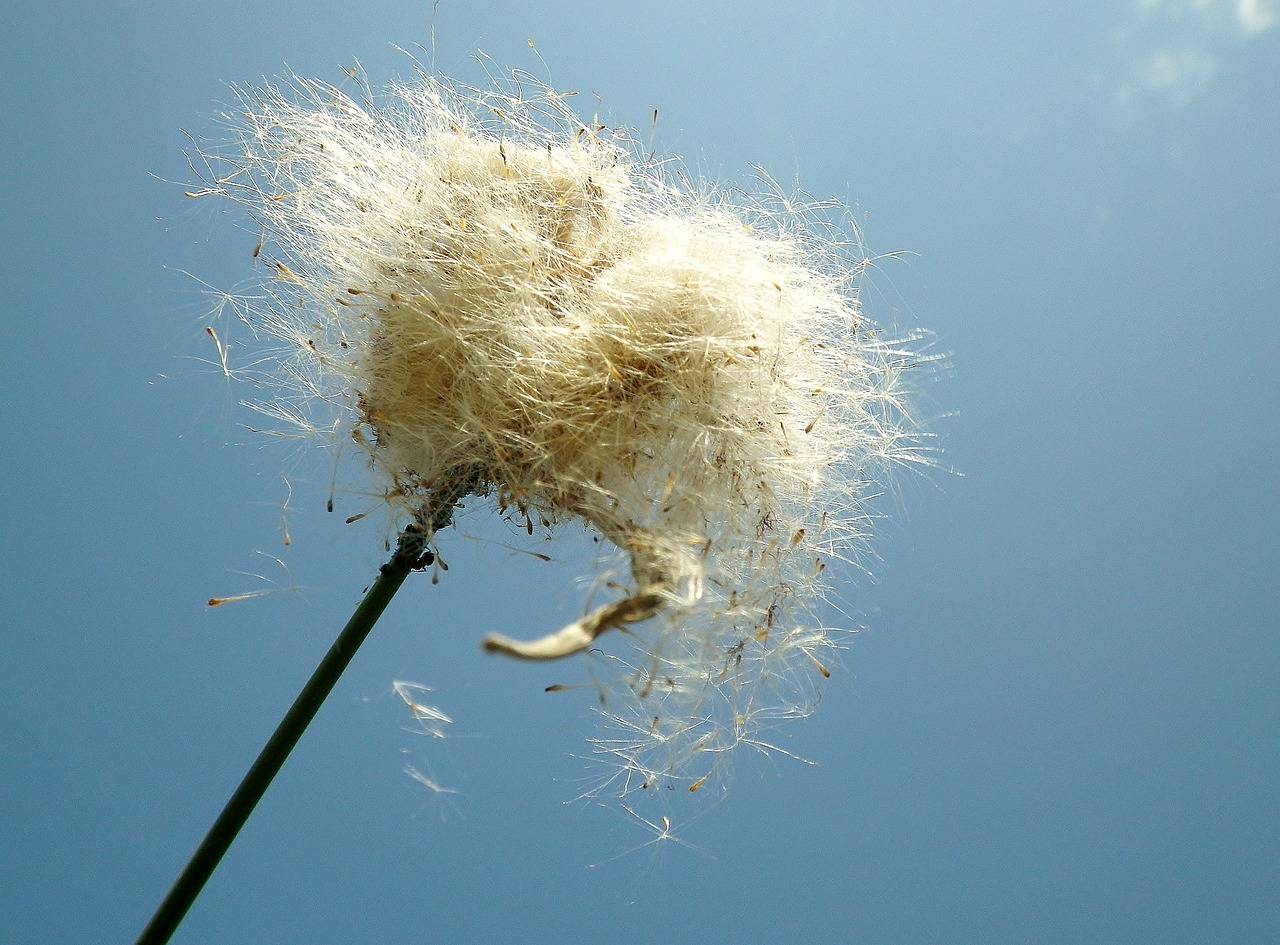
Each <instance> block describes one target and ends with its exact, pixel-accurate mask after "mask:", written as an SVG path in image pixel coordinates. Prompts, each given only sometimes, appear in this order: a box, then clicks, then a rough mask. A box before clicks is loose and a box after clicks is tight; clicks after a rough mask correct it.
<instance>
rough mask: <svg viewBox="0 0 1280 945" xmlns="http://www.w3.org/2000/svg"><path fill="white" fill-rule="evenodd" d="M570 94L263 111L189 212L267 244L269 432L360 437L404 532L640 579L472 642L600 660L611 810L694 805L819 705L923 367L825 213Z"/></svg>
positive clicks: (422, 82)
mask: <svg viewBox="0 0 1280 945" xmlns="http://www.w3.org/2000/svg"><path fill="white" fill-rule="evenodd" d="M565 99H566V96H563V95H560V94H557V93H555V92H553V91H551V90H549V89H547V88H545V87H542V86H536V85H534V84H533V83H531V82H529V81H528V80H527V79H525V78H524V77H521V76H517V77H515V79H514V81H512V82H510V83H508V84H507V85H506V86H505V87H504V88H502V89H492V90H485V91H479V90H474V89H465V88H459V87H457V86H454V85H452V84H450V83H447V82H445V81H443V80H440V79H436V78H431V77H426V76H420V77H419V78H418V79H417V80H416V81H415V82H414V83H412V84H408V85H404V86H400V87H397V88H395V89H393V90H392V92H391V94H390V95H389V96H388V97H387V100H386V101H385V102H384V103H382V104H381V105H377V106H375V105H374V104H372V103H371V102H370V101H369V98H368V97H367V95H358V96H351V95H348V94H345V93H344V92H342V91H340V90H339V89H336V88H333V87H331V86H327V85H322V84H318V83H310V82H304V81H295V82H294V84H293V85H292V87H291V88H290V89H288V90H287V91H280V90H276V89H266V90H248V91H246V92H244V93H242V104H243V106H244V107H243V111H242V113H241V114H239V115H237V116H233V117H232V118H231V120H230V121H231V126H232V128H233V129H234V130H235V132H236V134H237V141H236V143H235V145H234V146H232V147H230V148H226V149H224V150H221V151H213V152H210V153H206V154H204V155H203V157H204V158H205V160H206V162H207V165H208V166H209V167H210V168H211V169H212V173H211V174H210V175H209V178H208V180H207V181H206V184H207V187H206V188H205V190H203V191H202V192H201V193H204V194H218V195H222V196H226V197H229V198H231V199H232V200H235V201H237V202H239V203H241V204H243V205H245V206H246V207H248V209H249V210H250V212H251V213H252V215H253V217H254V219H255V220H256V222H257V224H258V225H260V226H261V228H262V231H263V233H264V234H265V235H264V242H263V244H262V247H261V253H260V255H259V262H260V264H261V265H262V267H263V268H264V270H265V271H266V272H267V273H268V274H269V278H267V279H265V280H264V287H265V291H264V292H263V293H262V294H261V295H260V296H259V300H258V302H256V303H255V304H253V305H251V306H250V308H249V310H248V311H247V313H246V317H247V318H248V320H249V321H250V322H251V323H252V324H253V326H254V328H255V330H256V331H258V332H260V333H262V332H265V333H266V334H267V335H270V336H273V337H274V338H275V339H276V340H277V341H279V342H283V343H284V348H285V350H284V353H283V354H281V355H280V356H279V357H277V358H274V359H269V360H268V361H267V362H266V367H265V369H264V370H262V371H260V373H259V376H258V377H257V380H258V381H259V382H260V383H263V384H265V385H269V389H270V395H269V401H268V403H266V404H264V405H263V409H265V410H267V411H268V412H270V413H272V414H273V415H274V416H276V417H279V418H284V419H287V420H289V421H290V422H292V423H294V424H296V425H297V426H300V427H302V428H303V429H304V430H306V431H307V432H310V433H317V434H320V435H323V436H330V437H332V436H335V435H336V436H339V437H341V438H343V439H347V438H352V439H354V441H355V443H357V444H359V446H360V447H361V448H362V449H363V450H364V451H366V452H367V455H368V459H369V463H370V466H371V469H372V472H373V475H374V476H375V477H376V479H377V482H378V486H377V491H378V492H379V493H380V494H381V495H383V496H385V500H386V503H387V504H388V507H389V508H390V509H391V510H392V511H393V512H394V513H396V515H397V516H398V518H399V520H400V521H404V520H405V519H406V518H408V519H416V520H418V521H419V522H421V523H423V524H425V525H427V526H428V527H430V526H431V525H432V523H439V522H444V521H447V520H448V515H447V510H446V512H445V514H443V515H442V514H441V507H442V506H448V507H449V508H451V507H452V504H453V503H454V502H455V501H456V500H457V499H459V498H465V497H467V496H480V497H488V498H489V499H491V500H492V501H493V503H494V504H495V506H496V507H497V509H499V510H501V511H502V512H503V513H505V514H507V515H508V516H512V517H516V518H517V519H518V520H520V521H521V522H522V523H523V524H524V525H525V526H526V527H527V528H528V530H529V532H530V533H531V534H532V533H533V532H534V531H535V529H540V528H544V527H545V528H554V526H555V525H556V524H557V523H560V522H564V521H566V520H574V519H576V520H581V521H583V522H585V523H587V524H588V525H589V526H590V527H592V528H593V529H595V530H596V531H597V532H598V533H599V535H600V536H602V537H603V538H604V539H607V540H608V541H609V542H611V543H612V544H613V545H614V546H616V547H617V549H619V551H620V552H621V554H622V555H623V556H625V561H626V563H627V568H626V571H627V572H629V573H627V574H625V575H624V576H622V577H621V578H620V579H616V580H615V581H613V582H612V583H610V584H609V587H610V588H611V589H612V593H613V595H614V598H613V599H612V600H611V601H610V602H609V603H606V604H603V605H601V606H599V607H596V608H594V609H592V610H590V611H588V612H586V613H585V614H584V615H583V617H582V618H581V619H580V620H577V621H574V622H573V623H571V624H570V625H569V626H567V627H565V628H563V629H561V630H558V631H555V632H553V633H550V634H548V635H547V636H545V637H543V638H541V639H538V640H533V641H517V640H514V639H510V638H508V637H504V636H498V635H491V636H489V637H487V638H486V639H485V641H484V645H485V647H486V648H488V649H490V650H492V651H496V652H500V653H505V654H509V655H512V656H516V657H522V658H529V659H548V658H556V657H562V656H567V655H569V654H572V653H577V652H580V651H591V653H592V655H593V658H594V659H596V661H597V665H596V667H595V669H596V673H595V674H596V675H597V676H601V677H604V676H607V678H608V679H610V680H612V684H611V685H610V686H609V687H608V689H607V692H606V693H605V698H604V700H603V709H602V711H603V713H604V714H605V716H606V717H607V718H608V719H610V720H611V721H612V723H613V724H614V726H615V728H614V729H613V730H612V731H610V732H608V733H606V734H605V735H603V736H602V737H600V738H599V739H597V740H596V741H595V743H594V744H595V747H596V748H597V749H598V752H599V754H600V756H601V757H602V758H604V759H605V760H606V761H608V762H609V764H611V765H612V771H613V780H612V786H613V787H616V788H621V789H622V790H624V791H625V790H627V789H631V788H639V787H649V786H651V785H653V784H655V783H659V782H661V783H666V784H676V783H684V784H685V785H686V786H688V787H691V788H697V787H700V786H702V785H703V784H704V783H705V781H706V778H707V777H708V776H710V775H711V774H713V773H716V772H720V771H722V770H724V764H723V762H724V759H725V758H726V757H727V754H728V752H729V751H730V750H731V749H732V748H734V747H735V746H738V745H741V744H754V745H758V746H762V747H763V746H765V743H764V742H763V741H761V738H760V733H761V731H762V729H764V728H767V727H769V726H770V725H772V724H773V723H774V722H776V721H777V720H779V719H781V718H786V717H789V716H794V715H798V714H804V713H806V712H808V711H809V710H810V708H811V707H812V705H813V702H814V695H815V692H816V688H815V687H816V685H817V683H819V682H820V681H821V678H822V677H825V676H826V675H828V669H827V663H828V662H829V658H828V657H827V656H826V655H825V653H826V652H827V651H828V650H829V649H830V648H831V647H832V645H833V643H832V639H831V637H830V636H829V633H828V631H827V630H825V629H824V628H823V627H822V626H821V624H820V622H819V621H818V620H817V618H816V617H815V611H814V606H813V605H814V604H815V603H816V602H818V601H820V600H821V599H822V593H823V577H824V574H823V572H824V568H825V567H826V566H827V563H828V562H829V561H831V560H833V559H840V558H846V559H847V558H849V557H851V556H854V555H855V553H856V550H857V548H858V546H859V545H860V543H861V542H862V541H863V539H864V538H865V531H866V530H865V527H864V526H865V522H866V520H867V517H868V512H867V508H866V501H867V500H868V499H869V498H870V497H871V496H872V495H873V494H875V493H876V492H877V491H879V488H880V487H878V486H877V485H876V482H878V481H879V482H883V479H884V475H885V473H886V472H887V470H888V468H889V467H890V466H892V465H893V464H894V463H895V462H897V461H901V460H910V459H913V458H916V457H917V451H916V449H915V440H914V439H913V436H912V426H911V424H910V423H909V421H908V419H907V416H906V414H905V412H904V410H903V405H902V403H901V385H900V378H901V375H902V370H903V368H904V367H906V366H907V365H908V364H910V363H911V360H912V359H911V356H910V354H908V353H907V352H905V351H903V350H902V349H901V348H900V347H899V346H897V345H895V344H892V343H890V342H888V341H886V340H885V339H883V338H882V337H881V336H879V335H877V333H876V332H875V331H873V330H872V328H871V326H870V325H869V324H868V323H867V322H866V321H865V320H864V318H863V316H862V314H861V312H860V310H859V306H858V302H857V295H856V285H855V281H856V279H857V277H858V275H859V274H860V272H861V266H862V261H861V259H860V258H858V257H857V256H856V253H855V251H854V250H851V249H850V244H849V243H848V242H847V241H843V240H841V239H839V238H838V237H837V236H835V235H834V234H836V233H837V232H838V229H837V228H836V227H834V226H830V225H826V224H824V223H823V222H822V218H821V215H820V214H819V213H818V212H816V210H815V208H814V207H813V206H811V205H810V206H808V207H800V206H798V205H797V204H796V203H795V202H793V201H791V200H789V199H787V198H785V197H784V196H782V195H780V194H779V193H778V192H777V191H776V190H774V191H772V192H771V193H767V194H765V195H763V196H754V197H749V196H746V195H743V194H741V193H738V192H735V191H729V190H721V189H716V188H712V187H708V186H705V185H694V184H692V183H690V182H689V181H688V180H687V179H686V178H685V177H684V176H683V174H682V172H681V171H680V169H679V167H678V165H677V164H676V163H675V162H673V161H670V160H657V159H654V158H652V157H650V156H646V155H645V154H644V152H643V150H642V149H641V148H640V147H639V146H638V145H637V144H636V143H635V141H634V139H633V138H632V137H631V136H630V135H628V134H626V133H619V132H616V131H613V130H611V129H609V128H606V127H604V126H602V125H599V124H595V123H592V124H584V123H582V122H581V120H580V119H579V118H578V117H577V116H576V115H575V114H574V113H573V112H572V111H571V110H570V109H569V108H568V107H567V106H566V104H565ZM615 577H616V576H615ZM618 628H626V629H627V630H628V632H627V633H626V634H621V633H616V634H610V635H609V636H608V637H607V638H606V639H600V637H601V635H602V634H604V633H605V632H606V631H608V630H610V629H618ZM601 663H604V664H608V665H609V666H611V667H613V668H614V669H615V670H616V672H612V673H608V674H601V673H599V672H598V670H599V666H600V664H601ZM606 780H608V779H606Z"/></svg>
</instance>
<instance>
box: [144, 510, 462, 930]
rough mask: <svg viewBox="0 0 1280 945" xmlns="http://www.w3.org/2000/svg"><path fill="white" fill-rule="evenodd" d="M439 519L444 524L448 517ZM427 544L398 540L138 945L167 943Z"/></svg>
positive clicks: (414, 530)
mask: <svg viewBox="0 0 1280 945" xmlns="http://www.w3.org/2000/svg"><path fill="white" fill-rule="evenodd" d="M445 508H446V510H447V512H448V513H449V514H451V513H452V511H453V505H452V503H449V504H448V505H447V506H446V507H445ZM438 517H440V518H443V519H444V521H445V522H447V517H446V516H444V515H441V516H438ZM434 524H438V523H436V522H430V523H428V525H429V526H430V525H434ZM425 543H426V537H425V534H424V532H423V530H422V529H421V528H420V527H417V526H410V527H409V528H407V529H406V530H405V531H404V533H403V534H402V535H401V536H400V543H399V545H397V547H396V551H395V554H394V555H392V556H391V560H390V561H388V562H387V563H386V564H384V565H383V566H382V570H381V572H380V573H379V575H378V578H377V580H376V581H374V582H373V584H372V585H370V587H369V590H368V592H367V593H366V594H365V596H364V599H363V600H362V601H360V606H358V607H357V608H356V611H355V613H354V614H352V615H351V619H350V620H349V621H347V625H346V626H345V627H344V628H343V629H342V633H340V634H339V635H338V639H337V640H335V641H334V643H333V646H332V647H330V648H329V652H328V653H327V654H325V658H324V659H323V660H321V661H320V665H319V666H317V667H316V671H315V672H314V673H312V674H311V678H310V679H309V680H308V681H307V684H306V685H305V686H303V688H302V692H300V693H299V694H298V698H297V699H296V700H295V701H294V703H293V706H292V707H291V708H290V709H289V711H288V712H287V713H286V714H285V717H284V719H282V720H281V722H280V725H279V727H277V728H276V731H275V734H274V735H272V736H271V739H270V741H268V742H267V744H266V746H265V747H264V748H263V749H262V753H261V754H259V755H258V760H257V761H255V762H254V763H253V767H251V768H250V769H249V772H248V773H247V774H246V775H245V776H244V780H243V781H241V782H240V787H238V788H236V792H235V793H234V794H233V795H231V800H229V801H228V802H227V806H226V807H225V808H223V810H222V813H221V814H219V815H218V819H217V820H216V821H214V823H213V826H212V827H211V828H210V829H209V833H208V835H206V836H205V838H204V842H202V843H201V844H200V846H199V847H198V848H197V849H196V852H195V854H194V855H193V856H192V857H191V861H190V862H189V863H188V864H187V866H186V868H185V869H184V870H183V871H182V873H181V875H179V876H178V879H177V882H175V883H174V884H173V888H172V889H171V890H169V895H167V896H166V897H165V899H164V902H162V903H161V904H160V908H159V909H157V910H156V914H155V915H154V916H153V917H152V919H151V921H150V922H149V923H148V924H147V927H146V928H145V929H143V931H142V935H141V936H140V937H139V938H138V943H137V945H164V943H165V942H168V941H169V939H170V937H171V936H172V935H173V933H174V930H176V929H177V927H178V923H180V922H181V921H182V918H183V916H185V915H186V914H187V910H188V909H190V908H191V904H192V903H193V902H195V899H196V896H198V895H199V894H200V890H201V889H203V888H204V884H205V883H206V882H207V881H208V879H209V877H210V876H211V875H212V874H213V871H214V869H215V868H216V867H217V865H218V862H219V861H220V860H221V859H222V856H223V854H224V853H226V852H227V848H228V847H230V846H231V842H232V841H233V840H234V839H235V838H236V834H237V833H239V832H240V828H241V827H243V826H244V824H245V821H247V820H248V819H249V815H250V814H251V813H253V809H254V807H255V806H257V803H258V801H260V800H261V799H262V795H263V794H264V793H266V790H267V787H268V786H269V785H270V784H271V780H272V778H274V777H275V776H276V773H277V772H278V771H279V770H280V768H281V766H282V765H283V764H284V761H285V759H286V758H288V757H289V752H290V751H292V750H293V746H294V745H296V744H297V743H298V739H299V738H301V737H302V733H303V732H304V731H306V728H307V726H308V725H309V724H310V723H311V720H312V719H313V718H315V715H316V712H317V711H319V709H320V706H321V704H322V703H323V702H324V700H325V698H326V697H327V696H328V695H329V693H330V691H332V689H333V687H334V684H335V683H337V681H338V677H339V676H341V675H342V671H343V670H345V669H346V668H347V664H348V663H350V662H351V658H352V657H353V656H355V654H356V650H358V649H359V648H360V644H361V643H363V642H364V640H365V637H367V636H368V635H369V631H370V630H372V629H373V625H374V624H375V623H376V622H377V620H378V618H379V617H380V616H382V612H383V611H384V610H385V609H386V607H387V604H389V603H390V602H391V598H392V597H394V596H395V593H396V591H398V590H399V589H400V585H401V584H403V583H404V580H405V578H406V577H408V576H409V572H410V571H412V570H413V568H414V567H415V566H416V565H418V563H419V562H420V561H423V563H429V560H424V559H426V557H427V554H428V553H427V552H426V551H425Z"/></svg>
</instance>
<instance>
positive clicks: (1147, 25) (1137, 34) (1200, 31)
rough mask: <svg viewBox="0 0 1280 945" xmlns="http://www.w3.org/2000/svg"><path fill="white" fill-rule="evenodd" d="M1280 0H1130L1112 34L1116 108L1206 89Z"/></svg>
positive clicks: (1270, 20)
mask: <svg viewBox="0 0 1280 945" xmlns="http://www.w3.org/2000/svg"><path fill="white" fill-rule="evenodd" d="M1278 5H1280V0H1136V2H1134V3H1133V4H1132V6H1131V8H1130V14H1129V16H1128V18H1127V20H1126V22H1125V23H1124V24H1123V25H1122V27H1121V28H1120V29H1118V30H1117V31H1116V32H1115V34H1114V37H1113V40H1114V50H1115V56H1116V62H1115V65H1114V71H1113V76H1114V77H1115V78H1114V79H1113V80H1112V82H1110V83H1109V84H1112V85H1113V88H1114V89H1115V101H1116V104H1117V106H1119V107H1121V108H1126V109H1127V108H1135V107H1141V106H1142V103H1144V102H1145V103H1150V102H1152V101H1159V102H1164V103H1166V104H1170V105H1174V106H1182V105H1187V104H1189V103H1190V102H1192V101H1194V100H1195V99H1196V98H1198V97H1199V96H1200V95H1202V94H1204V93H1205V92H1207V91H1208V90H1209V89H1210V88H1211V86H1212V85H1213V83H1214V81H1215V79H1216V77H1217V76H1218V75H1219V74H1220V72H1221V63H1222V62H1223V61H1224V60H1229V59H1230V57H1231V56H1232V54H1233V53H1234V52H1235V50H1236V49H1238V48H1239V46H1240V44H1241V43H1243V42H1246V41H1248V40H1249V39H1251V38H1253V37H1255V36H1258V35H1260V34H1262V33H1265V32H1266V31H1267V30H1269V29H1271V28H1273V27H1274V26H1275V25H1276V24H1277V22H1280V13H1278V12H1277V11H1278Z"/></svg>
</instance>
